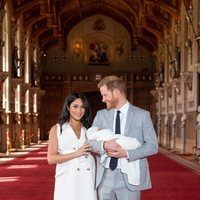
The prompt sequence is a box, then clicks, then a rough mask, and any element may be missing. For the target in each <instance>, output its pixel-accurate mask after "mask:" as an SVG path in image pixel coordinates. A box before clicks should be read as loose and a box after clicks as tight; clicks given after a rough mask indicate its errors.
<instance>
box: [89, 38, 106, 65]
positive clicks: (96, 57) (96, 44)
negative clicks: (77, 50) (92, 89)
mask: <svg viewBox="0 0 200 200" xmlns="http://www.w3.org/2000/svg"><path fill="white" fill-rule="evenodd" d="M88 46H89V47H88V48H89V51H88V52H89V55H88V64H89V65H109V64H110V62H109V46H108V44H106V43H105V42H104V41H101V40H98V39H95V40H93V41H91V42H90V43H89V45H88Z"/></svg>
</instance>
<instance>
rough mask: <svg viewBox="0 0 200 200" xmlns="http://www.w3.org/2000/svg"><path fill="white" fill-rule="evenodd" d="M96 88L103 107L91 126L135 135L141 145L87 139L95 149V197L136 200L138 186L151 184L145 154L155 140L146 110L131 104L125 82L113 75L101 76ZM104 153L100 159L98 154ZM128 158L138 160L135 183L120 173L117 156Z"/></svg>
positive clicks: (153, 151)
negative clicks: (105, 107)
mask: <svg viewBox="0 0 200 200" xmlns="http://www.w3.org/2000/svg"><path fill="white" fill-rule="evenodd" d="M98 88H99V89H100V93H101V95H102V101H103V102H104V103H106V106H107V109H103V110H100V111H98V112H97V114H96V116H95V119H94V122H93V126H95V127H98V128H99V129H110V130H113V131H114V132H115V133H116V134H122V135H124V136H127V137H133V138H136V139H137V140H138V141H139V142H140V144H141V147H139V148H137V149H132V150H125V149H123V148H121V146H120V145H119V144H118V143H117V142H116V139H112V140H109V141H89V142H90V145H91V147H92V150H93V151H95V152H96V153H97V177H96V187H97V189H98V194H99V200H122V199H123V200H140V196H141V190H146V189H149V188H151V180H150V173H149V165H148V161H147V156H150V155H153V154H156V153H157V151H158V142H157V137H156V133H155V130H154V127H153V124H152V120H151V117H150V114H149V112H148V111H146V110H143V109H140V108H138V107H135V106H133V105H132V104H131V103H130V102H129V101H128V100H127V98H126V86H125V84H124V82H123V81H122V80H121V79H120V78H118V77H117V76H107V77H105V78H103V79H102V80H101V81H100V82H99V84H98ZM104 153H106V154H107V155H108V157H107V159H105V161H104V162H103V163H101V162H100V157H101V155H102V154H104ZM120 158H126V159H127V160H128V162H133V161H136V160H139V177H140V180H139V184H137V185H133V184H131V183H130V182H129V180H128V177H127V174H125V173H122V171H121V169H122V166H120V162H118V161H119V159H120Z"/></svg>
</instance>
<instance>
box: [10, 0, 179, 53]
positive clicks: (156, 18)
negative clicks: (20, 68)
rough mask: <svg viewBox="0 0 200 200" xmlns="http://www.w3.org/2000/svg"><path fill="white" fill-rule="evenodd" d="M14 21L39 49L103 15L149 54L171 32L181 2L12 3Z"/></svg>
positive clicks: (80, 0)
mask: <svg viewBox="0 0 200 200" xmlns="http://www.w3.org/2000/svg"><path fill="white" fill-rule="evenodd" d="M12 2H13V6H14V8H13V20H17V19H18V18H19V17H22V19H23V28H24V30H25V31H26V30H31V36H32V38H35V39H38V40H39V44H40V47H41V49H46V50H47V49H48V48H51V47H53V46H54V45H56V44H58V42H62V44H63V45H65V39H64V38H66V36H67V34H68V33H69V31H70V29H71V28H72V27H73V26H75V25H76V24H77V23H79V22H81V21H82V20H84V19H85V18H87V17H90V16H93V15H96V14H102V15H105V16H108V17H110V18H113V19H114V20H116V21H118V22H120V23H121V24H122V25H123V26H124V27H125V28H126V29H127V30H128V32H129V33H130V35H131V36H132V38H131V39H132V48H134V47H135V46H136V45H137V44H138V43H140V44H143V45H145V46H146V47H148V48H150V49H151V50H153V49H155V48H156V47H157V45H158V42H159V41H160V40H162V38H163V33H164V30H165V31H170V29H171V24H172V18H176V19H178V16H179V9H180V2H181V1H180V0H12Z"/></svg>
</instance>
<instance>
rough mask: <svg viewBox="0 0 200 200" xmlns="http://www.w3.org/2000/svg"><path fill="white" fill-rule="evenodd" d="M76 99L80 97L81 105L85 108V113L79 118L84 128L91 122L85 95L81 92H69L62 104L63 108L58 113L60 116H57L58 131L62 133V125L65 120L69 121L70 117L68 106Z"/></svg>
mask: <svg viewBox="0 0 200 200" xmlns="http://www.w3.org/2000/svg"><path fill="white" fill-rule="evenodd" d="M76 99H81V101H82V102H83V106H84V108H85V114H84V116H83V117H82V118H81V123H82V124H83V126H84V127H85V128H89V127H90V126H91V124H92V121H91V110H90V105H89V102H88V100H87V99H86V97H85V96H84V95H83V94H81V93H72V94H69V95H68V96H67V98H66V100H65V102H64V105H63V109H62V111H61V113H60V117H59V118H58V124H59V125H60V131H61V133H62V125H63V124H64V123H65V122H69V119H70V113H69V110H68V108H69V107H70V105H71V103H72V102H73V101H74V100H76Z"/></svg>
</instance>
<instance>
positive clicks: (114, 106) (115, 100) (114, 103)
mask: <svg viewBox="0 0 200 200" xmlns="http://www.w3.org/2000/svg"><path fill="white" fill-rule="evenodd" d="M118 102H119V101H118V99H116V98H114V97H113V98H112V100H111V101H110V102H108V103H109V105H110V106H109V107H108V106H107V104H106V106H107V109H108V110H110V109H114V108H116V106H117V104H118Z"/></svg>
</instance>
